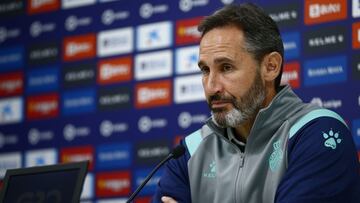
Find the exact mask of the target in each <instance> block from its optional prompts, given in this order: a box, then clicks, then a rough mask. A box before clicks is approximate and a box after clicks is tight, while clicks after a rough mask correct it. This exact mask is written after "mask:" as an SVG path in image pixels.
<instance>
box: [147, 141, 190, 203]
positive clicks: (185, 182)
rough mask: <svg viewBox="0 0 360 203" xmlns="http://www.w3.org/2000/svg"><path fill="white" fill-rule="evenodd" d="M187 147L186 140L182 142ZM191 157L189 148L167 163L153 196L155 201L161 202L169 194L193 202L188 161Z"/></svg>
mask: <svg viewBox="0 0 360 203" xmlns="http://www.w3.org/2000/svg"><path fill="white" fill-rule="evenodd" d="M180 144H181V145H183V146H184V147H185V148H186V145H185V142H184V141H183V140H182V141H181V142H180ZM189 158H190V154H189V152H188V150H186V152H185V154H184V155H183V156H181V157H179V158H178V159H172V160H170V161H168V162H167V163H166V164H165V166H164V167H165V168H164V172H163V174H162V176H161V178H160V181H159V183H158V185H157V189H156V192H155V194H154V196H153V198H152V202H153V203H158V202H161V197H162V196H169V197H172V198H173V199H175V200H176V201H177V202H179V203H180V202H184V203H185V202H186V203H190V202H191V195H190V185H189V175H188V167H187V162H188V160H189Z"/></svg>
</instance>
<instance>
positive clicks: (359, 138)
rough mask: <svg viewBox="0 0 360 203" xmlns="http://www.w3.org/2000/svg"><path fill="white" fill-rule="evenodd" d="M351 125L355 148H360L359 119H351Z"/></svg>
mask: <svg viewBox="0 0 360 203" xmlns="http://www.w3.org/2000/svg"><path fill="white" fill-rule="evenodd" d="M352 126H353V127H352V128H353V129H352V134H353V138H354V141H355V144H356V148H357V149H360V119H355V120H353V122H352Z"/></svg>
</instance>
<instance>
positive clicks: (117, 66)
mask: <svg viewBox="0 0 360 203" xmlns="http://www.w3.org/2000/svg"><path fill="white" fill-rule="evenodd" d="M131 79H132V57H124V58H113V59H106V60H101V61H99V63H98V66H97V82H98V83H99V84H100V85H107V84H113V83H118V82H127V81H130V80H131Z"/></svg>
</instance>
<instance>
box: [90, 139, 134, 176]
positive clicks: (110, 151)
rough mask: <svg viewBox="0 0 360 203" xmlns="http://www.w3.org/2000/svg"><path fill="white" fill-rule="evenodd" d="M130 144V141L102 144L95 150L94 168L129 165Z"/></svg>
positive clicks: (115, 167)
mask: <svg viewBox="0 0 360 203" xmlns="http://www.w3.org/2000/svg"><path fill="white" fill-rule="evenodd" d="M131 152H132V145H131V144H130V143H118V144H106V145H105V144H104V145H100V146H98V147H97V150H96V162H95V163H96V168H98V169H100V170H103V169H117V168H125V167H129V166H130V165H131V160H132V153H131Z"/></svg>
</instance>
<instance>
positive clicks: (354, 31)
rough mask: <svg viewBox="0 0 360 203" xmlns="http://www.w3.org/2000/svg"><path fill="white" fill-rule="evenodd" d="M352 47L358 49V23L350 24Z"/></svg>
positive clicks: (359, 29)
mask: <svg viewBox="0 0 360 203" xmlns="http://www.w3.org/2000/svg"><path fill="white" fill-rule="evenodd" d="M352 47H353V49H360V22H357V23H353V24H352Z"/></svg>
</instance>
